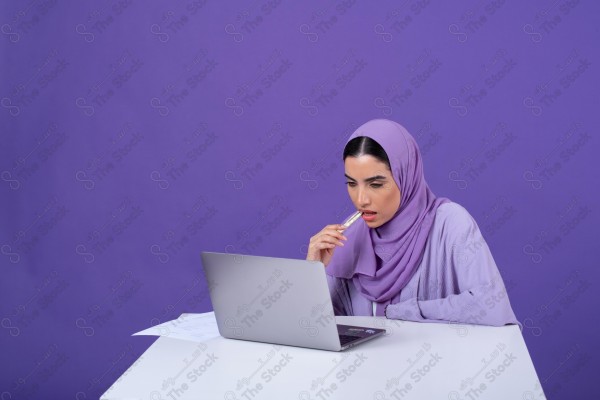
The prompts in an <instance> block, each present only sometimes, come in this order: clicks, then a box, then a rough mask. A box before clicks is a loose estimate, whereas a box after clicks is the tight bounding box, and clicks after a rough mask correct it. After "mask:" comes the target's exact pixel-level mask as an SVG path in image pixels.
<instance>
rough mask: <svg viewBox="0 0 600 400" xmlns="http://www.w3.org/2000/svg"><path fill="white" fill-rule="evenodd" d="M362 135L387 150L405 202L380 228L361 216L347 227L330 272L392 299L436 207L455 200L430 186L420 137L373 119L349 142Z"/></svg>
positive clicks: (418, 254) (412, 266) (372, 295)
mask: <svg viewBox="0 0 600 400" xmlns="http://www.w3.org/2000/svg"><path fill="white" fill-rule="evenodd" d="M357 136H368V137H370V138H371V139H373V140H375V141H376V142H377V143H379V144H380V145H381V147H383V149H384V150H385V152H386V154H387V156H388V158H389V160H390V167H391V170H392V175H393V177H394V181H395V182H396V185H398V188H400V193H401V199H400V207H399V209H398V210H397V211H396V213H395V214H394V216H393V217H392V219H390V220H389V221H388V222H386V223H385V224H383V225H381V226H380V227H378V228H375V229H372V228H369V227H368V226H367V224H366V223H365V221H364V220H363V219H362V218H361V219H360V220H359V221H356V222H355V223H354V224H353V225H352V226H350V227H349V228H348V229H346V231H345V232H344V235H345V236H346V237H347V238H348V241H346V242H345V245H344V246H343V247H336V248H335V251H334V254H333V257H332V259H331V261H330V263H329V265H328V266H327V268H326V269H325V272H326V273H327V274H328V275H331V276H334V277H336V278H345V279H352V280H353V282H354V285H355V287H356V288H357V290H358V291H359V292H360V293H362V294H363V296H365V297H366V298H367V299H369V300H371V301H375V302H378V303H384V304H385V303H387V304H389V303H390V300H391V299H392V298H393V297H394V296H396V295H397V294H398V293H399V292H400V291H401V290H402V288H404V286H406V284H407V283H408V281H409V280H410V278H411V277H412V276H413V274H414V272H415V270H416V269H417V267H418V266H419V263H420V261H421V258H422V256H423V251H424V249H425V243H426V242H427V237H428V235H429V231H430V229H431V226H432V224H433V219H434V218H435V213H436V209H437V208H438V206H440V205H441V204H443V203H445V202H448V201H450V200H449V199H447V198H438V197H436V196H435V195H434V194H433V192H432V191H431V190H430V189H429V186H427V182H425V177H424V175H423V164H422V161H421V153H420V151H419V148H418V146H417V143H416V142H415V140H414V138H413V137H412V136H411V135H410V134H409V133H408V131H407V130H406V129H405V128H404V127H403V126H402V125H400V124H398V123H397V122H394V121H390V120H386V119H374V120H371V121H369V122H367V123H365V124H363V125H361V126H360V127H359V128H358V129H357V130H356V131H354V133H353V134H352V135H351V136H350V138H349V139H348V142H349V141H350V140H352V139H353V138H355V137H357ZM376 231H377V232H376Z"/></svg>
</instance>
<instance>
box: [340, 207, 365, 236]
mask: <svg viewBox="0 0 600 400" xmlns="http://www.w3.org/2000/svg"><path fill="white" fill-rule="evenodd" d="M361 215H362V211H357V212H355V213H354V214H352V215H351V216H349V217H348V218H346V220H345V221H344V223H343V224H342V225H343V226H345V227H346V228H348V227H349V226H350V225H352V224H353V223H355V222H356V221H358V219H359V218H360V216H361ZM342 231H343V229H342V230H340V229H338V232H342Z"/></svg>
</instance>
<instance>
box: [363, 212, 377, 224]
mask: <svg viewBox="0 0 600 400" xmlns="http://www.w3.org/2000/svg"><path fill="white" fill-rule="evenodd" d="M376 217H377V213H376V212H374V211H363V214H362V218H363V219H364V220H365V221H368V222H370V221H373V220H375V218H376Z"/></svg>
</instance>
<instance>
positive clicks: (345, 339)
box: [339, 335, 360, 346]
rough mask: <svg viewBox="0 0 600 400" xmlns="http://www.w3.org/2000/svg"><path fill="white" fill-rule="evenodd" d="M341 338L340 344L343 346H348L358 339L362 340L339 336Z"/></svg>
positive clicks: (351, 336) (357, 337) (358, 337)
mask: <svg viewBox="0 0 600 400" xmlns="http://www.w3.org/2000/svg"><path fill="white" fill-rule="evenodd" d="M339 336H340V344H341V345H342V346H343V345H345V344H348V343H350V342H352V341H354V340H356V339H360V336H355V335H339Z"/></svg>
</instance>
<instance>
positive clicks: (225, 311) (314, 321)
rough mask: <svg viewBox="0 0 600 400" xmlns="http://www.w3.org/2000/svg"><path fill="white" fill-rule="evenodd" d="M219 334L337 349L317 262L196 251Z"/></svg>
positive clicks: (328, 300)
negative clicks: (207, 287) (199, 255)
mask: <svg viewBox="0 0 600 400" xmlns="http://www.w3.org/2000/svg"><path fill="white" fill-rule="evenodd" d="M202 265H203V268H204V272H205V274H206V278H207V282H209V291H210V298H211V301H212V305H213V309H214V312H215V317H216V320H217V325H218V328H219V332H220V334H221V335H222V336H223V337H226V338H231V339H244V340H252V341H258V342H266V343H275V344H284V345H291V346H299V347H309V348H315V349H323V350H333V351H339V350H341V346H340V341H339V336H338V330H337V325H336V323H335V317H334V314H333V306H332V304H331V297H330V294H329V288H328V287H327V280H326V277H325V268H324V265H323V263H322V262H320V261H307V260H295V259H286V258H275V257H261V256H250V255H242V254H229V253H214V252H202Z"/></svg>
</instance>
